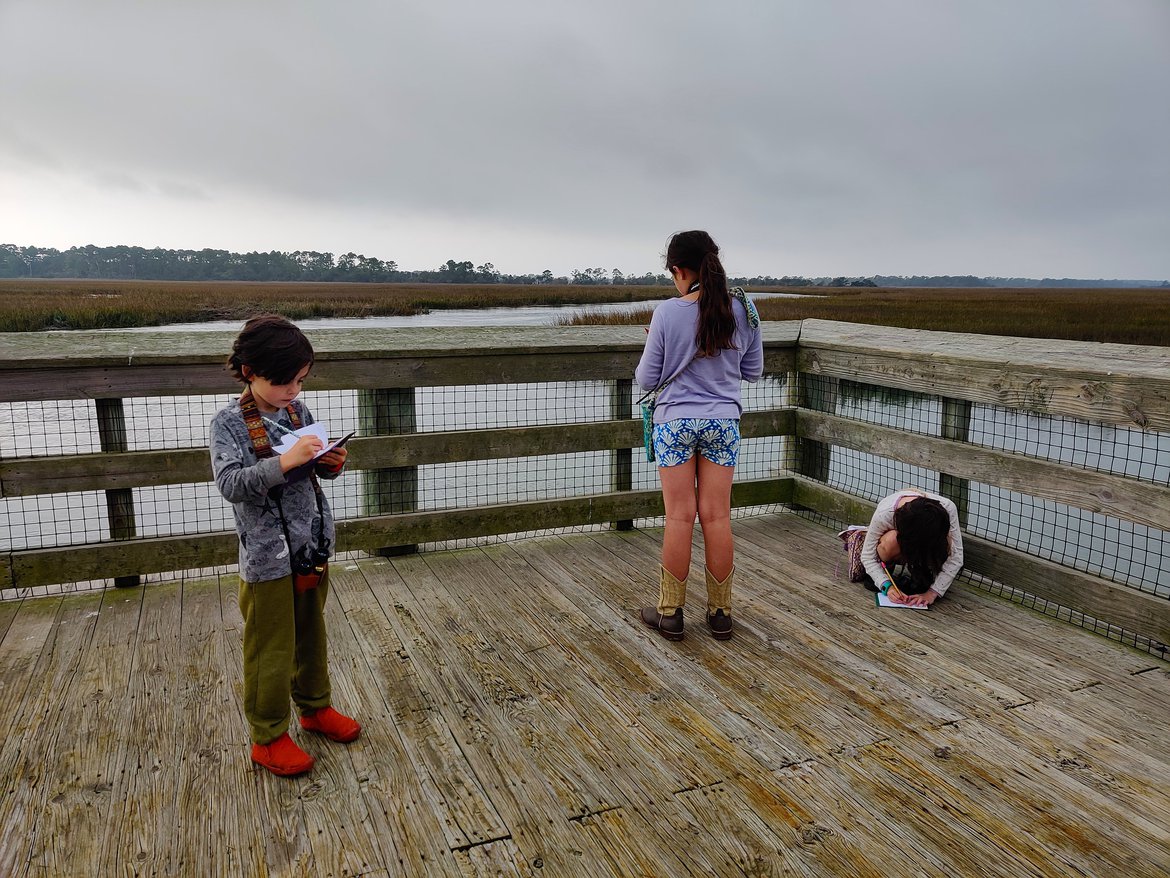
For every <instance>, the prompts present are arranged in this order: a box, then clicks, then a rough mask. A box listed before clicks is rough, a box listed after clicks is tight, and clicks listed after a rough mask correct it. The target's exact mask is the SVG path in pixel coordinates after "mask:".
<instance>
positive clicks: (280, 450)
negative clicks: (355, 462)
mask: <svg viewBox="0 0 1170 878" xmlns="http://www.w3.org/2000/svg"><path fill="white" fill-rule="evenodd" d="M306 436H312V437H314V438H315V439H317V440H318V441H319V442H320V443H321V449H320V450H319V451H318V452H317V453H316V454H314V455H313V456H312V457H311V458H310V460H316V459H317V458H318V457H320V456H321V455H323V454H328V453H329V452H330V451H332V450H333V449H334V448H338V447H340V446H342V445H344V444H345V443H346V442H347V441H348V440H349V438H350V436H353V433H350V434H349V436H344V437H342V438H341V439H338V440H337V441H335V442H330V441H329V431H328V430H327V429H326V428H325V425H324V424H322V423H319V422H318V423H316V424H309V426H307V427H301V429H299V430H293V431H292V432H290V433H286V434H285V435H283V436H281V437H280V444H279V445H273V446H272V450H273V451H275V452H276V453H277V454H282V455H283V454H287V453H288V452H290V451H292V450H293V448H295V447H296V444H297V442H299V441H300V440H301V439H303V438H304V437H306Z"/></svg>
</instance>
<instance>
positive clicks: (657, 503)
mask: <svg viewBox="0 0 1170 878" xmlns="http://www.w3.org/2000/svg"><path fill="white" fill-rule="evenodd" d="M791 499H792V481H791V479H789V478H777V479H755V480H749V481H743V482H737V483H736V484H735V485H733V487H732V494H731V502H732V505H733V506H735V507H737V508H738V507H743V506H762V505H769V504H774V503H788V502H790V501H791ZM658 515H662V492H661V491H658V490H652V491H622V492H616V493H608V494H589V495H583V496H579V497H559V498H555V499H551V500H533V501H528V502H524V503H509V504H499V505H492V506H473V507H462V508H457V509H435V510H428V511H424V512H411V513H404V514H401V515H382V516H376V517H371V518H357V519H344V520H342V521H339V522H338V523H337V537H338V540H337V541H338V550H339V551H350V550H354V549H376V548H379V547H381V546H397V545H411V544H415V543H425V542H441V541H444V540H452V539H466V538H471V537H480V536H493V535H498V534H506V533H522V532H527V531H538V530H546V529H549V528H557V527H573V526H580V525H590V524H602V523H605V522H609V521H618V520H622V519H635V518H648V517H654V516H658ZM238 545H239V543H238V540H237V537H236V534H235V533H234V532H232V531H222V532H216V533H205V534H184V535H178V536H170V537H154V538H148V539H139V540H127V541H123V542H113V541H112V542H104V543H90V544H85V545H76V546H63V547H60V548H52V549H25V550H19V551H13V552H9V553H5V554H3V555H0V588H25V587H28V586H34V585H52V584H56V583H60V582H83V581H87V580H93V579H107V578H111V577H115V576H122V575H127V574H131V573H161V572H164V571H170V570H189V569H193V568H198V567H215V566H218V565H221V564H231V563H234V562H235V560H236V554H237V550H238Z"/></svg>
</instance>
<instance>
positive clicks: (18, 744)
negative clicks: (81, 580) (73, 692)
mask: <svg viewBox="0 0 1170 878" xmlns="http://www.w3.org/2000/svg"><path fill="white" fill-rule="evenodd" d="M101 601H102V597H101V595H100V594H98V595H85V596H72V597H66V598H63V599H61V600H60V601H59V602H58V601H56V600H53V601H51V602H50V607H49V608H47V609H51V610H52V611H54V617H53V621H52V627H51V630H50V632H49V635H48V638H47V639H46V641H45V643H44V649H43V650H42V651H41V652H40V654H39V656H38V659H37V663H36V666H35V667H34V669H33V671H32V678H33V683H32V685H31V686H30V687H29V689H28V691H27V692H26V694H25V698H24V700H23V702H22V703H21V704H20V705H19V706H18V708H17V710H16V711H15V712H14V715H13V720H12V723H11V725H10V727H9V731H8V733H7V734H6V735H5V737H4V741H3V748H2V749H0V778H3V779H4V780H3V783H4V795H3V796H0V826H2V827H5V829H6V830H7V828H8V827H11V826H13V825H19V826H20V827H21V830H22V831H21V834H20V835H19V836H15V835H11V834H10V833H9V832H7V831H5V834H4V838H3V841H2V843H0V875H11V876H18V875H26V874H28V872H29V870H30V868H31V866H30V860H31V853H32V850H33V849H34V848H36V847H37V846H38V844H39V840H38V839H39V836H38V832H43V827H40V828H38V824H39V819H40V816H41V814H42V812H43V810H44V807H45V802H46V800H47V797H48V789H49V786H50V784H49V782H48V781H49V777H50V775H51V773H52V771H53V768H54V766H55V765H56V762H57V756H56V754H57V752H58V751H59V750H64V749H66V748H68V746H69V741H70V739H71V735H72V732H71V730H69V729H63V728H62V727H61V724H60V719H61V715H62V714H63V713H64V712H66V710H67V708H68V705H69V701H68V695H67V693H68V691H69V688H70V684H71V682H72V680H73V677H74V676H75V675H76V673H77V671H78V669H79V667H80V666H81V664H82V663H83V661H84V652H85V647H86V644H87V643H88V642H89V639H90V637H91V636H92V634H93V629H94V624H95V622H96V620H97V608H98V607H99V606H100V605H101ZM30 603H31V602H30ZM5 639H6V640H7V637H6V638H5ZM39 867H40V864H38V868H39Z"/></svg>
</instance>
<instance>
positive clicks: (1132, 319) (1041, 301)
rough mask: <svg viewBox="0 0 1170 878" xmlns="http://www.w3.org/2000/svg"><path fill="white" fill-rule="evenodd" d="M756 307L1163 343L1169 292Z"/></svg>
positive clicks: (910, 297) (635, 318) (848, 299)
mask: <svg viewBox="0 0 1170 878" xmlns="http://www.w3.org/2000/svg"><path fill="white" fill-rule="evenodd" d="M791 292H803V293H806V294H807V293H808V292H809V291H808V289H807V288H803V289H800V290H795V289H794V290H792V291H791ZM756 305H757V307H758V308H759V310H760V316H761V317H762V318H763V319H765V320H801V319H804V318H806V317H819V318H822V319H825V320H844V321H848V322H850V323H872V324H876V325H879V326H901V327H905V328H907V329H935V330H941V331H945V332H972V333H977V334H981V335H1008V336H1023V337H1026V338H1063V339H1072V340H1078V341H1108V342H1118V343H1121V344H1144V345H1163V346H1164V345H1170V290H1159V289H1146V290H1135V289H937V290H934V289H921V288H918V289H896V288H883V287H878V288H876V289H875V288H872V287H864V288H861V287H848V288H839V289H838V288H822V287H818V288H817V289H816V295H808V296H806V297H804V298H799V299H788V298H776V299H757V300H756ZM562 322H563V323H575V324H582V323H607V324H618V323H633V324H638V323H641V324H648V323H649V322H650V312H646V313H641V312H639V313H635V314H628V313H617V314H611V313H604V314H598V313H593V314H590V313H589V312H587V311H585V312H582V313H581V314H578V315H574V317H573V318H570V319H568V320H565V321H562Z"/></svg>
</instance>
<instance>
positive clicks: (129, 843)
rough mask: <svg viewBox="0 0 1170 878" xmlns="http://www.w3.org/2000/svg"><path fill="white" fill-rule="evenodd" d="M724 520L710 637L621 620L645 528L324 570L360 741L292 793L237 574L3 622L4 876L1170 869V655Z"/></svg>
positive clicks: (95, 597)
mask: <svg viewBox="0 0 1170 878" xmlns="http://www.w3.org/2000/svg"><path fill="white" fill-rule="evenodd" d="M735 530H736V534H737V539H738V547H739V559H738V563H739V573H740V582H741V585H740V587H739V589H738V590H737V598H738V600H737V605H736V618H737V622H738V625H739V627H738V632H737V636H736V638H735V639H734V640H732V641H731V642H730V643H718V642H716V641H714V640H712V639H711V638H710V637H709V636H707V635H706V634H705V633H704V630H703V628H702V626H701V624H699V622H700V620H701V606H702V599H703V586H702V581H701V579H699V580H698V587H697V588H694V589H693V591H692V592H691V594H692V600H691V608H692V609H691V614H690V622H691V627H690V629H689V633H688V635H687V638H686V639H685V640H684V641H683V642H681V643H668V642H666V641H665V640H663V639H661V638H659V637H657V636H656V635H654V634H653V633H651V632H649V631H648V630H646V629H644V628H643V627H642V626H641V625H640V623H638V622H637V621H636V619H635V610H636V608H637V607H638V606H639V605H640V604H642V603H644V602H645V601H647V600H648V599H649V598H650V596H651V593H652V587H653V586H652V571H653V570H654V566H655V556H656V553H657V549H658V539H659V537H660V534H659V533H658V532H653V531H652V532H648V533H644V532H638V531H634V532H629V533H606V534H598V535H589V536H572V537H566V538H553V539H546V540H539V541H528V542H522V543H514V544H507V545H498V546H493V547H490V548H486V549H468V550H463V551H458V552H450V553H441V554H425V555H418V556H410V557H403V558H396V559H394V560H393V561H389V562H388V561H383V560H370V561H363V562H360V563H344V562H342V563H339V564H337V565H336V568H337V569H336V571H335V574H334V582H333V599H332V600H331V601H330V605H329V613H328V621H329V626H330V634H331V638H332V640H331V652H332V668H333V679H334V693H335V702H336V703H337V704H338V706H340V707H342V708H345V709H348V710H351V711H352V712H354V713H355V714H356V715H358V716H359V717H360V719H361V720H362V721H363V723H364V724H365V729H366V731H365V734H364V736H363V737H362V738H361V740H360V741H358V742H356V743H355V744H353V745H350V746H349V747H343V746H339V745H333V744H328V743H327V742H322V741H320V740H317V739H314V738H311V737H308V736H305V735H301V736H298V739H299V740H300V741H301V742H302V743H305V744H306V746H307V747H308V749H309V750H310V751H311V752H312V753H314V754H315V755H316V756H317V757H318V762H317V767H316V769H315V771H314V772H313V774H311V775H310V776H308V777H306V778H300V779H294V780H281V779H277V778H275V777H272V776H270V775H268V774H267V773H265V772H262V771H254V770H253V769H252V767H251V765H250V762H249V761H248V758H247V743H248V742H247V732H246V727H245V724H244V721H243V718H242V715H241V710H240V695H239V690H240V670H239V668H240V616H239V611H238V609H237V607H236V588H235V581H234V580H233V578H231V577H224V578H223V579H222V580H220V581H219V582H216V581H214V580H212V581H197V582H187V583H185V584H178V583H175V584H165V585H154V586H149V587H147V588H145V589H135V590H130V591H109V592H106V593H105V594H92V595H81V596H68V597H56V598H43V599H39V600H26V601H24V602H22V603H5V604H0V636H2V638H3V639H2V640H0V716H2V717H4V719H5V722H6V724H7V733H6V734H4V735H3V736H2V737H0V782H2V783H3V788H2V795H0V834H2V835H0V875H4V876H20V875H25V874H30V875H47V876H65V875H79V876H80V875H84V876H111V875H131V874H141V875H183V876H186V875H198V876H210V875H232V876H235V875H294V874H296V875H300V874H304V875H385V876H390V875H420V876H443V875H517V874H519V875H534V876H539V875H547V876H590V878H594V876H604V875H621V876H628V875H654V876H657V875H672V876H673V875H680V876H692V875H693V876H699V875H702V876H706V875H720V876H722V875H751V876H757V875H788V874H792V875H826V876H827V875H882V876H904V875H948V876H953V875H1002V876H1012V878H1016V876H1024V875H1037V876H1041V875H1043V876H1048V875H1092V876H1095V875H1110V876H1141V875H1151V876H1153V875H1161V876H1164V875H1166V874H1167V870H1170V727H1168V724H1167V722H1166V719H1167V716H1170V666H1167V665H1166V664H1165V663H1163V662H1159V661H1158V660H1156V659H1153V658H1151V657H1150V656H1148V655H1144V654H1142V653H1139V652H1136V651H1134V650H1130V649H1128V648H1125V647H1122V646H1118V645H1116V644H1113V643H1110V642H1108V641H1106V640H1104V639H1102V638H1099V637H1096V636H1094V635H1091V634H1089V633H1087V632H1083V631H1081V630H1079V629H1076V628H1073V627H1071V626H1068V625H1066V624H1063V623H1060V622H1057V621H1054V620H1052V619H1048V618H1045V617H1043V616H1040V615H1038V614H1036V613H1032V612H1030V611H1027V610H1024V609H1021V608H1019V607H1016V606H1013V605H1011V604H1008V603H1006V602H1003V601H999V600H996V599H994V598H991V597H988V596H986V595H984V594H982V593H980V592H977V591H974V590H972V589H969V588H964V587H963V586H961V585H959V586H956V588H955V589H954V590H953V591H952V595H951V596H950V597H948V598H947V599H946V600H945V601H944V602H942V603H941V604H939V605H937V606H936V607H934V608H933V609H932V610H931V611H930V612H927V613H922V612H910V611H900V610H878V609H876V608H875V607H874V606H873V605H872V599H871V597H870V596H869V594H868V593H865V592H863V591H862V590H860V589H859V588H855V587H850V586H847V585H846V584H843V583H841V582H840V581H839V578H838V577H837V576H835V571H834V566H835V565H836V563H837V560H838V557H839V555H840V553H839V550H838V546H837V541H836V539H835V537H834V536H833V535H832V534H831V533H828V532H827V531H825V530H824V529H822V528H819V527H817V526H815V525H812V524H809V523H808V522H806V521H804V520H802V519H800V518H797V517H796V516H793V515H779V516H770V517H766V518H758V519H750V520H742V521H737V522H736V524H735ZM694 581H695V577H692V583H694Z"/></svg>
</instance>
